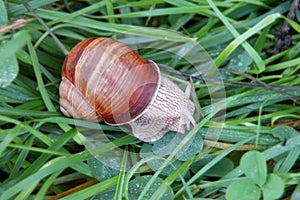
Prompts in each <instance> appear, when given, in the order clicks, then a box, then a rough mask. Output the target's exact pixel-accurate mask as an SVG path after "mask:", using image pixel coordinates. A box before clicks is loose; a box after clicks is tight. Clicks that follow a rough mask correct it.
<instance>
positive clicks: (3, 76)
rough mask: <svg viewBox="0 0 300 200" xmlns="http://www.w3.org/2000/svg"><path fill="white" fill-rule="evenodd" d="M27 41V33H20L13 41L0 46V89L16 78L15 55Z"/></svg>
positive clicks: (16, 64)
mask: <svg viewBox="0 0 300 200" xmlns="http://www.w3.org/2000/svg"><path fill="white" fill-rule="evenodd" d="M28 39H29V35H28V33H27V32H25V31H21V32H18V33H16V34H15V35H14V38H13V39H11V40H9V41H6V42H3V43H2V44H1V45H0V87H2V88H4V87H7V86H8V85H10V83H11V82H12V81H13V80H14V79H15V78H16V77H17V75H18V72H19V66H18V62H17V59H16V56H15V53H16V52H17V51H18V50H19V49H20V48H22V46H24V44H25V43H26V41H27V40H28Z"/></svg>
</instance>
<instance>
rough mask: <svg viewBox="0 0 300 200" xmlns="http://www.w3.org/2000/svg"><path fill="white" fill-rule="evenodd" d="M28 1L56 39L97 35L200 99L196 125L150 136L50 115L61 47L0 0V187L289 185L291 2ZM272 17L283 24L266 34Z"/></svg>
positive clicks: (132, 191)
mask: <svg viewBox="0 0 300 200" xmlns="http://www.w3.org/2000/svg"><path fill="white" fill-rule="evenodd" d="M293 2H295V1H293ZM29 3H30V5H31V7H32V8H33V9H34V10H35V12H36V13H37V14H38V16H40V17H41V18H42V19H43V20H44V21H45V22H46V24H47V26H48V27H49V28H50V29H51V31H52V32H53V33H54V34H55V35H56V36H57V37H58V38H59V40H60V42H61V43H62V44H63V46H64V47H65V48H66V49H68V50H70V49H71V48H72V47H73V46H74V45H75V44H76V43H78V42H79V41H81V40H84V39H85V38H89V37H97V36H103V37H111V38H114V39H118V40H120V41H122V42H124V43H125V44H128V45H130V47H131V48H133V49H135V50H137V51H138V52H139V53H140V54H141V55H142V56H143V57H144V58H145V59H148V60H153V61H155V62H156V63H158V64H159V65H160V67H161V69H162V73H163V74H164V75H165V76H168V77H169V78H171V79H172V80H173V81H174V82H176V83H178V84H179V85H180V87H182V89H184V87H186V85H187V84H188V81H189V80H188V76H187V75H189V76H192V77H193V78H192V79H193V87H194V92H193V94H192V98H193V99H194V101H195V102H197V101H199V103H200V105H201V108H199V109H201V110H199V109H198V110H197V113H196V114H195V118H196V119H197V124H198V126H197V128H194V129H192V130H191V131H189V132H188V133H186V134H185V135H181V134H175V133H173V132H170V133H168V134H166V135H165V137H164V138H162V139H161V140H159V141H157V142H154V143H146V142H141V141H139V140H137V139H136V138H135V137H133V136H131V135H130V134H129V135H128V134H126V133H130V131H128V130H127V129H124V128H123V127H114V126H109V125H106V124H104V123H100V124H97V123H92V122H87V121H84V120H73V119H70V118H67V117H65V116H63V115H62V114H61V112H60V110H59V101H58V100H59V93H58V86H59V83H60V80H61V66H62V64H63V61H64V58H65V55H64V53H63V51H61V49H60V48H59V45H58V44H57V42H55V40H53V38H52V37H51V36H50V35H49V33H48V32H47V31H46V29H45V27H44V26H42V25H41V24H40V23H39V22H38V21H37V20H36V19H35V15H34V14H33V13H32V12H30V11H28V10H27V9H26V8H25V7H24V5H23V3H22V1H20V0H14V1H9V2H8V3H7V4H6V3H5V1H0V24H2V25H0V33H1V35H0V40H1V45H0V158H1V159H0V199H3V200H5V199H64V200H66V199H232V200H233V199H237V198H238V199H240V198H242V196H246V195H247V196H249V197H251V198H252V199H298V198H299V195H300V184H299V183H300V174H299V169H300V166H299V154H300V148H299V145H300V135H299V127H300V109H299V102H300V100H299V98H300V90H299V89H300V78H299V75H298V74H299V70H300V59H299V55H300V42H299V41H300V35H299V32H300V26H299V11H297V13H296V17H295V18H294V19H288V18H287V16H288V12H289V10H290V8H291V4H292V1H284V2H283V1H267V0H266V1H256V0H253V1H212V0H207V1H206V0H205V1H204V0H172V1H170V0H165V1H162V0H155V1H148V0H145V1H122V0H106V1H93V0H85V1H52V0H44V1H38V0H32V1H29ZM6 5H8V9H6ZM285 20H288V21H289V24H290V26H291V29H290V30H289V32H288V33H287V35H285V33H282V34H281V36H282V37H281V38H280V37H279V36H278V34H279V33H280V31H281V30H282V27H283V26H284V21H285ZM290 36H291V37H290ZM280 41H281V43H279V42H280ZM285 42H286V43H285ZM288 43H289V44H288ZM183 49H184V50H186V51H183ZM189 50H190V51H189ZM183 58H184V59H183ZM212 61H214V62H212ZM212 63H213V64H212ZM207 70H208V71H207ZM179 71H180V72H181V73H182V74H181V76H178V75H176V74H178V73H177V72H179ZM197 72H201V73H203V75H204V76H199V74H198V73H197ZM275 188H276V189H275ZM248 189H249V191H251V192H249V193H247V192H248ZM253 191H255V192H253ZM235 194H240V195H239V196H238V197H236V195H235Z"/></svg>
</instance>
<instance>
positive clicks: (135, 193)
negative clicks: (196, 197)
mask: <svg viewBox="0 0 300 200" xmlns="http://www.w3.org/2000/svg"><path fill="white" fill-rule="evenodd" d="M151 177H152V176H141V177H138V178H136V179H134V180H132V181H130V182H129V184H128V193H129V195H128V196H129V199H138V197H139V196H140V194H141V192H142V191H143V189H144V188H145V186H146V185H147V183H148V182H149V180H150V179H151ZM163 183H164V181H163V180H162V179H161V178H156V179H155V181H154V183H153V184H152V186H151V187H150V189H149V190H148V191H147V193H146V195H144V197H143V199H145V200H146V199H150V198H151V196H152V195H153V194H154V193H155V191H156V190H157V189H158V188H159V186H160V185H161V184H163ZM173 196H174V194H173V190H172V188H171V187H169V186H168V189H167V190H166V192H165V193H164V195H163V196H162V198H160V200H168V199H173Z"/></svg>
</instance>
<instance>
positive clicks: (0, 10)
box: [0, 0, 8, 25]
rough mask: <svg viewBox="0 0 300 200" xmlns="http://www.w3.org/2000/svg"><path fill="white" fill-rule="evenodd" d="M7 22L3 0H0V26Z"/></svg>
mask: <svg viewBox="0 0 300 200" xmlns="http://www.w3.org/2000/svg"><path fill="white" fill-rule="evenodd" d="M7 21H8V18H7V12H6V8H5V4H4V2H3V0H0V25H1V24H6V23H7Z"/></svg>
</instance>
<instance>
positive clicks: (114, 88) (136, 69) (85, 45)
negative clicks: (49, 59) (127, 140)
mask: <svg viewBox="0 0 300 200" xmlns="http://www.w3.org/2000/svg"><path fill="white" fill-rule="evenodd" d="M59 94H60V109H61V111H62V113H63V114H64V115H66V116H70V117H73V118H80V119H86V120H89V121H101V120H102V119H103V120H104V121H105V122H106V123H107V124H110V125H122V124H129V125H130V126H131V128H132V132H133V135H134V136H136V137H137V138H139V139H141V140H143V141H149V142H152V141H156V140H158V139H160V138H161V137H162V136H163V135H164V134H165V133H166V132H168V131H170V130H173V131H178V132H180V133H184V131H185V128H187V129H189V128H190V123H192V124H193V125H194V126H196V123H195V120H194V118H193V116H192V115H193V113H194V110H195V106H194V104H193V102H191V100H190V99H189V94H186V93H184V92H183V91H182V90H181V89H180V88H179V87H178V86H177V85H175V84H174V83H173V82H172V81H170V80H169V79H168V78H166V77H164V76H162V75H161V74H160V71H159V68H158V66H157V65H156V64H155V63H154V62H152V61H147V60H144V59H143V58H142V57H141V56H139V55H138V54H137V53H136V52H134V51H133V50H131V49H130V48H129V47H127V46H126V45H124V44H122V43H119V42H117V41H115V40H112V39H109V38H102V37H100V38H89V39H86V40H84V41H82V42H80V43H78V44H77V45H76V46H75V47H74V48H73V49H72V50H71V51H70V53H69V55H68V56H67V58H66V59H65V62H64V65H63V68H62V82H61V84H60V88H59Z"/></svg>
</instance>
